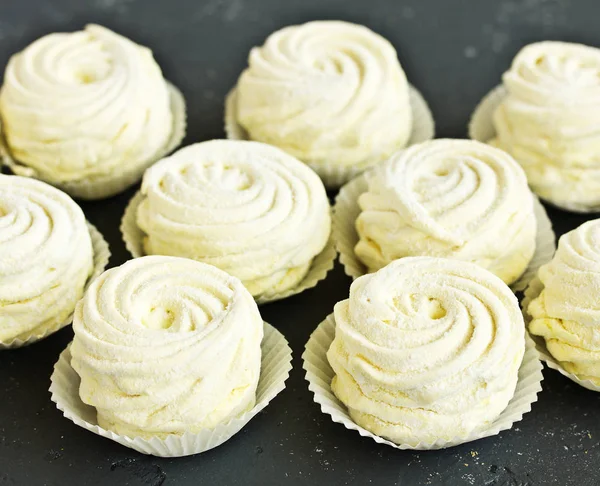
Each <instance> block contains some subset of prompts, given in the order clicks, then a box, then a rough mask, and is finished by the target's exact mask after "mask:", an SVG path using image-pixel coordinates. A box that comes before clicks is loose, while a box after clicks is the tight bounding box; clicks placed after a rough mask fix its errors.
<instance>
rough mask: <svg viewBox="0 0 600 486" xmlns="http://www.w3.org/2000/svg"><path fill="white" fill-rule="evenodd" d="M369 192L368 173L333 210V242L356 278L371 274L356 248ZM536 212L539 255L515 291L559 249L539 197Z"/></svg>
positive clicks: (351, 184)
mask: <svg viewBox="0 0 600 486" xmlns="http://www.w3.org/2000/svg"><path fill="white" fill-rule="evenodd" d="M367 190H368V184H367V179H366V177H365V175H364V174H361V175H359V176H358V177H356V178H355V179H354V180H352V181H350V182H349V183H348V184H346V185H345V186H344V187H342V188H341V189H340V192H339V194H338V196H337V198H336V200H335V205H334V207H333V229H332V234H333V239H334V241H335V246H336V249H337V251H338V252H339V253H340V262H341V263H342V265H343V266H344V271H345V272H346V275H348V276H350V277H352V278H353V279H356V278H358V277H360V276H362V275H365V274H366V273H368V270H367V267H366V266H365V265H364V264H363V263H362V262H361V261H360V260H359V259H358V257H357V256H356V254H355V253H354V248H355V246H356V244H357V243H358V241H359V236H358V232H357V231H356V224H355V223H356V219H357V218H358V215H359V214H360V206H359V205H358V197H359V196H360V195H361V194H362V193H364V192H366V191H367ZM533 209H534V212H535V217H536V220H537V233H536V238H535V253H534V254H533V258H532V259H531V261H530V262H529V265H528V267H527V269H526V270H525V272H524V273H523V275H521V277H519V279H518V280H517V281H516V282H514V283H513V284H512V285H511V286H510V287H511V289H512V290H513V291H514V292H519V291H522V290H524V289H525V288H526V287H527V284H528V283H529V282H530V281H531V280H532V279H533V278H534V277H535V275H536V274H537V271H538V269H539V268H540V267H541V266H542V265H543V264H545V263H548V262H549V261H550V260H551V259H552V257H553V256H554V252H555V250H556V235H555V234H554V231H553V230H552V223H551V222H550V218H549V217H548V214H547V213H546V210H545V209H544V206H542V204H541V203H540V201H539V200H538V199H537V197H534V206H533Z"/></svg>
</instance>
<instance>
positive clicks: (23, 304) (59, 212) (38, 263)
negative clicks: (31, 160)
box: [0, 175, 93, 342]
mask: <svg viewBox="0 0 600 486" xmlns="http://www.w3.org/2000/svg"><path fill="white" fill-rule="evenodd" d="M92 268H93V254H92V243H91V239H90V234H89V231H88V228H87V225H86V221H85V217H84V215H83V212H82V211H81V209H80V208H79V206H77V204H75V202H73V200H72V199H71V198H69V196H67V195H66V194H64V193H63V192H61V191H59V190H58V189H55V188H53V187H51V186H49V185H47V184H45V183H43V182H40V181H36V180H33V179H28V178H24V177H18V176H7V175H0V341H2V342H7V341H12V340H14V339H25V338H26V337H28V336H30V335H34V334H41V333H43V332H45V331H46V330H48V329H53V328H57V327H59V326H60V325H62V324H64V322H65V320H66V319H68V317H69V316H70V315H71V314H72V312H73V310H74V309H75V304H76V302H77V301H78V300H79V299H80V298H81V296H82V295H83V289H84V286H85V283H86V281H87V279H88V277H89V276H90V274H91V272H92Z"/></svg>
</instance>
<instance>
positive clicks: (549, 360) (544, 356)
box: [521, 276, 600, 392]
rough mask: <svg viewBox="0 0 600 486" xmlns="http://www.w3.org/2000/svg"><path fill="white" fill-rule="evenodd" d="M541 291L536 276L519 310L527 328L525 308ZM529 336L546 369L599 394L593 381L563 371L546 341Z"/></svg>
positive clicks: (527, 318) (527, 320)
mask: <svg viewBox="0 0 600 486" xmlns="http://www.w3.org/2000/svg"><path fill="white" fill-rule="evenodd" d="M543 289H544V284H542V282H541V280H540V279H539V278H537V276H536V278H534V279H533V280H532V281H531V282H530V284H529V286H528V287H527V289H526V290H525V294H524V296H523V300H522V301H521V308H522V310H523V317H524V319H525V325H526V326H527V327H529V321H531V316H530V315H529V313H528V312H527V307H528V306H529V303H530V302H531V301H532V300H534V299H535V298H536V297H538V296H539V295H540V293H541V292H542V290H543ZM530 336H531V338H532V339H533V342H534V343H535V347H536V349H537V352H538V354H539V356H540V359H541V360H542V361H543V362H544V363H546V366H548V368H551V369H553V370H556V371H558V372H559V373H560V374H561V375H563V376H566V377H567V378H568V379H569V380H571V381H574V382H575V383H577V384H578V385H579V386H582V387H584V388H587V389H588V390H592V391H597V392H600V386H598V385H596V384H595V383H594V382H593V381H591V380H582V379H581V378H579V377H578V376H577V375H576V374H574V373H569V372H568V371H567V370H565V369H564V368H563V367H562V366H561V364H560V362H559V361H557V360H556V359H555V358H554V356H552V354H550V351H548V348H547V347H546V341H545V340H544V338H543V337H541V336H534V335H533V334H530Z"/></svg>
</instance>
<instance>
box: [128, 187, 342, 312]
mask: <svg viewBox="0 0 600 486" xmlns="http://www.w3.org/2000/svg"><path fill="white" fill-rule="evenodd" d="M143 199H144V196H143V195H142V193H141V192H139V191H138V192H137V193H136V194H135V195H134V196H133V198H131V201H129V204H128V205H127V207H126V208H125V213H124V214H123V219H122V220H121V235H122V237H123V241H124V243H125V247H126V248H127V250H128V251H129V253H131V255H132V256H133V257H134V258H139V257H142V256H144V255H145V253H144V232H143V231H142V230H141V229H140V228H139V226H138V225H137V217H136V216H137V208H138V206H139V205H140V203H141V202H142V200H143ZM336 257H337V252H336V250H335V245H334V243H333V238H332V237H330V238H329V241H328V242H327V245H326V246H325V248H324V249H323V251H322V252H321V253H319V254H318V255H317V256H316V257H315V258H314V259H313V261H312V263H311V265H310V269H309V270H308V273H307V274H306V276H305V277H304V278H303V279H302V280H301V281H300V283H299V284H298V285H297V286H295V287H293V288H291V289H288V290H284V291H282V292H277V293H270V294H265V295H259V296H256V297H255V300H256V302H257V303H258V304H266V303H269V302H275V301H277V300H281V299H286V298H287V297H291V296H292V295H296V294H299V293H300V292H304V291H305V290H308V289H311V288H313V287H315V286H316V285H317V284H318V283H319V282H320V281H321V280H324V279H325V277H326V276H327V273H328V272H329V271H330V270H331V269H333V266H334V264H335V259H336Z"/></svg>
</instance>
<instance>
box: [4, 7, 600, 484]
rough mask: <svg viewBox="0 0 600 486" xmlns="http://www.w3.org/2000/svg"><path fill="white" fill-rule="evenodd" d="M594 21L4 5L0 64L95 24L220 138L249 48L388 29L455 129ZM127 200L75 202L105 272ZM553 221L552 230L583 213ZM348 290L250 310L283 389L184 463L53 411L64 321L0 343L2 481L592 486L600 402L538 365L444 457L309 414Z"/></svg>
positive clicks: (569, 10) (336, 286)
mask: <svg viewBox="0 0 600 486" xmlns="http://www.w3.org/2000/svg"><path fill="white" fill-rule="evenodd" d="M599 16H600V3H599V2H598V1H597V0H570V1H569V0H545V1H544V0H526V1H520V2H518V1H495V0H463V1H460V0H413V1H400V0H385V1H383V0H382V1H378V0H368V1H365V0H294V1H290V0H209V1H197V0H168V1H166V0H163V1H161V0H153V1H151V0H52V1H46V0H1V1H0V65H5V64H6V62H7V60H8V58H9V55H10V54H11V53H13V52H15V51H17V50H20V49H22V48H24V47H25V46H26V45H27V44H28V43H29V42H31V41H32V40H34V39H35V38H37V37H39V36H41V35H43V34H47V33H50V32H53V31H61V30H77V29H79V28H81V27H82V26H83V25H84V24H85V23H87V22H98V23H101V24H104V25H106V26H107V27H110V28H112V29H114V30H116V31H117V32H120V33H122V34H124V35H126V36H128V37H130V38H131V39H133V40H135V41H137V42H139V43H141V44H145V45H147V46H149V47H151V48H152V49H153V50H154V53H155V55H156V58H157V60H158V62H159V64H160V65H161V66H162V68H163V71H164V73H165V76H166V77H167V78H168V79H169V80H171V81H173V82H174V83H175V84H176V85H177V86H179V87H180V88H181V89H182V91H183V93H184V94H185V96H186V99H187V103H188V115H189V118H188V121H189V129H188V136H187V138H186V143H191V142H197V141H201V140H206V139H210V138H215V137H222V136H223V130H222V125H223V123H222V112H223V98H224V95H225V93H226V92H227V91H228V90H229V89H230V88H231V87H232V86H233V84H234V83H235V80H236V78H237V76H238V74H239V73H240V71H241V70H242V69H243V68H244V66H245V62H246V55H247V53H248V50H249V49H250V47H252V46H253V45H256V44H260V43H262V41H263V39H264V38H265V37H266V36H267V35H268V34H269V33H271V32H272V31H274V30H276V29H278V28H280V27H282V26H284V25H287V24H292V23H300V22H304V21H308V20H312V19H344V20H349V21H353V22H357V23H362V24H366V25H367V26H369V27H371V28H372V29H374V30H376V31H377V32H379V33H381V34H383V35H384V36H385V37H387V38H388V39H389V40H390V41H391V42H392V43H393V44H394V45H395V46H396V48H397V50H398V55H399V57H400V60H401V62H402V65H403V66H404V69H405V70H406V73H407V75H408V78H409V80H410V81H411V83H413V84H414V85H415V86H417V87H418V88H419V89H420V90H421V92H422V93H423V95H424V96H425V98H426V99H427V101H428V102H429V103H430V106H431V108H432V110H433V113H434V116H435V119H436V122H437V135H438V136H446V137H450V136H451V137H463V136H465V134H466V125H467V122H468V119H469V115H470V113H471V111H472V109H473V108H474V107H475V105H476V103H477V102H478V101H479V99H480V98H481V97H482V96H483V95H484V94H485V93H486V92H487V91H488V90H489V89H490V88H492V87H493V86H494V85H496V84H497V83H498V82H499V80H500V75H501V73H502V72H503V71H504V70H505V69H506V68H507V67H508V65H509V63H510V60H511V59H512V57H513V56H514V54H515V53H516V51H517V50H518V49H519V48H520V47H521V46H522V45H524V44H526V43H529V42H532V41H536V40H543V39H562V40H569V41H579V42H584V43H587V44H590V45H596V46H598V45H600V30H599V26H600V24H599ZM132 194H133V191H129V192H127V193H125V194H122V195H121V196H119V197H116V198H113V199H110V200H107V201H102V202H97V203H86V204H84V205H83V207H84V210H85V212H86V214H87V216H88V218H89V219H90V220H91V221H92V223H94V224H95V225H96V226H97V227H98V229H100V231H102V232H103V233H104V235H105V236H106V238H107V240H108V241H109V243H110V245H111V250H112V253H113V257H112V259H111V265H119V264H121V263H123V262H124V261H125V260H126V259H127V258H128V254H127V253H126V251H125V248H124V246H123V244H122V243H121V239H120V234H119V230H118V222H119V219H120V217H121V214H122V212H123V209H124V206H125V204H126V202H127V201H128V199H129V198H130V197H131V195H132ZM550 216H551V217H552V220H553V222H554V224H555V228H556V230H557V233H558V234H562V233H563V232H565V231H568V230H569V229H571V228H574V227H576V226H577V225H579V224H580V223H582V222H583V221H584V220H585V219H586V218H585V217H582V216H577V215H571V214H567V213H563V212H560V211H557V210H550ZM349 283H350V281H349V279H348V278H346V277H345V276H344V274H343V272H342V271H341V269H340V268H339V266H338V267H336V269H335V271H334V272H332V273H331V274H330V275H329V277H328V279H327V280H326V281H325V282H321V283H320V285H319V286H318V287H317V288H316V289H313V290H311V291H307V292H305V293H303V294H302V295H299V296H296V297H292V298H290V299H288V300H286V301H284V302H280V303H276V304H271V305H267V306H264V307H263V308H262V309H261V311H262V313H263V316H264V318H265V319H266V320H267V321H269V322H271V323H272V324H274V325H275V326H276V327H278V328H279V329H280V330H281V331H282V332H283V333H284V334H285V335H286V337H287V339H288V340H289V341H290V343H291V345H292V348H293V349H294V353H295V354H294V370H293V372H292V374H291V377H290V379H289V381H288V386H287V389H286V390H285V391H284V392H283V393H281V395H279V396H278V397H277V398H276V399H275V400H274V401H273V402H272V403H271V404H270V406H269V407H267V409H266V411H265V412H263V413H262V414H260V415H259V416H258V417H256V418H255V419H254V420H253V421H252V422H250V423H249V424H248V426H247V427H245V428H244V429H243V431H242V432H240V433H239V434H238V435H236V436H235V437H234V438H233V439H231V440H230V441H229V442H227V443H226V444H224V445H223V446H221V447H219V448H217V449H214V450H212V451H209V452H207V453H205V454H202V455H200V456H196V457H187V458H181V459H159V458H154V457H145V456H143V455H141V454H138V453H136V452H135V451H133V450H130V449H126V448H125V447H122V446H120V445H118V444H116V443H113V442H111V441H110V440H108V439H104V438H101V437H98V436H96V435H94V434H92V433H90V432H87V431H85V430H83V429H80V428H79V427H77V426H75V425H73V424H72V423H71V422H70V421H68V420H66V419H64V418H63V417H62V415H61V413H60V412H58V411H57V410H56V409H55V407H54V405H53V403H51V402H50V396H49V394H48V392H47V389H48V386H49V376H50V374H51V371H52V366H53V364H54V362H55V361H56V360H57V358H58V355H59V353H60V352H61V351H62V349H63V348H64V347H65V346H66V344H67V343H68V342H69V341H70V339H71V337H72V331H71V329H70V328H69V329H64V330H62V331H61V332H59V333H57V334H55V335H54V336H52V337H50V338H48V339H46V340H45V341H43V342H41V343H38V344H35V345H34V346H31V347H29V348H25V349H20V350H15V351H8V352H1V353H0V394H1V395H0V485H13V484H18V485H41V484H47V485H63V484H77V485H84V484H102V485H120V484H130V485H154V486H157V485H160V484H168V485H171V484H178V485H179V484H182V485H196V486H198V485H238V484H244V485H259V484H260V485H265V486H269V485H279V484H284V483H285V484H292V485H304V484H307V485H309V484H310V485H313V484H319V485H320V484H327V485H332V486H336V485H342V484H357V485H363V484H378V485H379V484H381V485H392V484H398V485H417V484H419V485H426V484H443V485H451V486H458V485H497V486H517V485H519V486H525V485H528V486H530V485H546V484H556V485H561V486H569V485H578V486H580V485H581V486H587V485H596V484H600V474H599V473H598V471H597V464H598V461H599V460H600V422H599V421H598V419H597V415H596V414H597V413H598V407H599V405H600V396H599V395H597V394H594V393H593V392H590V391H587V390H584V389H583V388H580V387H578V386H577V385H575V384H573V383H571V382H570V381H568V380H567V379H566V378H563V377H562V376H561V375H559V374H558V373H557V372H554V371H552V370H547V369H546V370H545V371H544V375H545V377H546V379H545V381H544V382H543V386H544V390H543V392H542V393H541V395H540V397H539V402H537V403H535V404H534V406H533V411H532V412H531V413H529V414H527V415H526V416H525V418H524V420H523V421H522V422H520V423H517V424H516V425H515V426H514V428H513V429H512V430H510V431H506V432H503V433H501V434H500V435H499V436H496V437H492V438H488V439H483V440H480V441H478V442H475V443H470V444H465V445H463V446H459V447H455V448H452V449H449V450H446V451H437V452H402V451H397V450H394V449H392V448H390V447H386V446H382V445H378V444H376V443H375V442H373V441H371V440H369V439H365V438H362V437H360V436H359V435H358V434H357V433H356V432H351V431H348V430H346V429H345V428H344V427H343V426H341V425H338V424H334V423H333V422H331V420H329V418H328V416H325V415H323V414H321V412H320V411H319V408H318V407H317V405H315V404H314V403H313V401H312V396H311V394H310V393H309V391H308V389H307V385H306V382H305V381H304V373H303V371H302V368H301V360H300V355H301V354H302V350H303V346H304V343H305V342H306V340H307V339H308V336H309V334H310V333H311V331H312V329H314V327H315V326H316V325H317V324H318V323H319V322H320V321H321V320H322V319H323V318H324V317H325V316H326V315H327V314H328V313H329V312H331V310H332V307H333V304H334V303H335V302H337V301H338V300H341V299H343V298H345V297H346V296H347V292H348V286H349Z"/></svg>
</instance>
